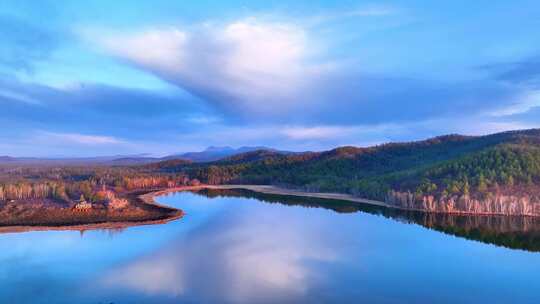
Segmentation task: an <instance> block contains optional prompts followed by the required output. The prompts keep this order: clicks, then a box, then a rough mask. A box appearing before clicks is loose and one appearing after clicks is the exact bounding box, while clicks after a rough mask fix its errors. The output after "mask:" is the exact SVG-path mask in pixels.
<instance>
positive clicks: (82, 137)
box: [36, 131, 125, 146]
mask: <svg viewBox="0 0 540 304" xmlns="http://www.w3.org/2000/svg"><path fill="white" fill-rule="evenodd" d="M36 138H37V139H38V140H41V141H53V142H61V143H64V144H79V145H90V146H94V145H115V144H123V143H125V142H124V141H122V140H120V139H117V138H115V137H112V136H100V135H88V134H79V133H55V132H47V131H38V132H37V135H36Z"/></svg>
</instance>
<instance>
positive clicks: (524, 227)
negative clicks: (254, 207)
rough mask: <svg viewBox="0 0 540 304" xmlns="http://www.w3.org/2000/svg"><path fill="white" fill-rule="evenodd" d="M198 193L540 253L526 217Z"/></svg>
mask: <svg viewBox="0 0 540 304" xmlns="http://www.w3.org/2000/svg"><path fill="white" fill-rule="evenodd" d="M196 193H199V194H201V195H204V196H206V197H209V198H215V197H242V198H255V199H257V200H260V201H263V202H266V203H273V204H275V203H277V204H282V205H289V206H303V207H307V208H325V209H330V210H333V211H335V212H339V213H354V212H365V213H370V214H375V215H382V216H384V217H386V218H391V219H394V220H397V221H400V222H404V223H408V224H419V225H422V226H424V227H426V228H428V229H433V230H436V231H440V232H443V233H447V234H451V235H455V236H459V237H463V238H466V239H469V240H476V241H480V242H484V243H489V244H494V245H497V246H503V247H507V248H512V249H522V250H527V251H534V252H540V219H538V218H535V217H522V216H483V215H454V214H443V213H425V212H416V211H404V210H398V209H390V208H385V207H379V206H372V205H365V204H359V203H354V202H348V201H340V200H329V199H320V198H312V197H299V196H288V195H275V194H263V193H258V192H253V191H249V190H243V189H242V190H241V189H234V190H217V189H204V190H200V191H198V192H196Z"/></svg>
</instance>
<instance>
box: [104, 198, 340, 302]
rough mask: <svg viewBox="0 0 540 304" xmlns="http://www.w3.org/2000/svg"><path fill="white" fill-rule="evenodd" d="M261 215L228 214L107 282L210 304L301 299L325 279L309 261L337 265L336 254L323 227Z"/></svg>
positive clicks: (124, 268)
mask: <svg viewBox="0 0 540 304" xmlns="http://www.w3.org/2000/svg"><path fill="white" fill-rule="evenodd" d="M254 211H255V212H254ZM262 211H263V212H261V210H250V211H249V212H243V213H241V212H239V213H238V214H237V215H234V216H233V217H230V216H229V215H231V214H230V213H228V217H221V218H218V219H215V220H214V221H211V222H208V223H207V224H206V225H204V226H201V227H199V228H198V229H196V230H194V231H192V232H191V233H190V234H188V235H187V236H186V237H185V238H179V239H177V240H175V241H173V242H171V243H170V244H169V245H168V246H165V247H163V248H161V249H160V250H158V251H157V252H155V253H153V254H151V255H148V256H145V257H143V258H141V259H139V260H136V261H134V262H132V263H131V264H127V265H124V266H122V267H120V268H118V269H113V270H111V271H110V273H108V274H107V276H106V277H105V278H104V279H103V280H102V283H103V284H104V285H105V286H106V287H110V288H112V289H117V288H124V289H128V290H130V291H133V290H134V291H137V292H140V293H143V294H146V295H150V296H173V297H174V296H183V297H186V298H190V297H191V296H196V297H197V299H198V300H201V299H204V300H207V301H212V299H214V300H215V299H219V301H226V302H248V303H253V302H261V301H268V299H273V300H278V301H281V302H283V301H285V302H286V301H291V300H293V299H294V298H297V297H300V296H302V295H304V294H305V293H306V292H307V290H308V289H309V288H310V284H311V283H313V281H315V280H318V279H320V277H318V276H317V274H316V272H315V271H316V270H315V269H314V268H312V267H310V266H309V265H308V264H309V262H312V261H317V262H328V261H333V260H335V259H336V255H335V254H334V252H333V251H332V250H331V249H329V248H330V247H331V246H325V244H324V238H322V237H320V236H321V235H322V234H323V231H322V229H321V228H319V227H321V226H320V225H318V224H317V222H316V221H309V220H304V221H299V220H298V219H296V220H295V219H294V214H290V213H287V214H283V213H279V209H272V208H265V209H264V210H262ZM304 215H305V214H304ZM276 223H279V224H278V225H276ZM276 297H279V299H276Z"/></svg>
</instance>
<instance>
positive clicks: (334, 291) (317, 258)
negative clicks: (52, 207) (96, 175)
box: [0, 191, 540, 303]
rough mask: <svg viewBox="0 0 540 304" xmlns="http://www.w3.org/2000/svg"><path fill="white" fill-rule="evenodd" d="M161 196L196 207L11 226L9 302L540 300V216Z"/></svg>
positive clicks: (0, 287)
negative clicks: (121, 227)
mask: <svg viewBox="0 0 540 304" xmlns="http://www.w3.org/2000/svg"><path fill="white" fill-rule="evenodd" d="M205 195H206V196H205ZM223 195H226V196H225V197H224V196H223ZM208 196H209V197H211V198H209V197H208ZM158 201H159V202H161V203H163V204H168V205H173V206H176V207H179V208H182V209H183V210H184V211H186V213H187V215H186V217H185V218H183V219H181V220H179V221H175V222H172V223H169V224H166V225H158V226H143V227H134V228H130V229H127V230H125V231H86V232H84V233H83V234H81V233H80V232H76V231H75V232H73V231H67V232H30V233H20V234H3V235H0V265H1V267H0V303H484V302H488V303H510V302H511V303H539V302H540V294H539V293H538V290H540V280H539V279H538V278H539V276H538V274H539V273H540V253H537V252H538V251H540V239H539V237H538V235H539V234H540V233H538V231H540V229H539V228H537V227H538V226H540V225H538V223H537V222H536V220H533V219H523V218H496V217H481V218H478V217H451V216H428V215H425V214H419V213H404V212H397V211H391V210H386V209H381V208H373V207H359V206H358V205H354V204H349V203H345V202H330V201H324V200H315V199H300V198H291V197H276V196H265V195H253V194H250V193H246V192H237V191H226V192H221V191H220V192H216V191H212V192H204V193H201V194H194V193H176V194H172V195H169V196H165V197H160V198H159V199H158Z"/></svg>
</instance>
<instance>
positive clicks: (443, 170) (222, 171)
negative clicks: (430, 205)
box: [161, 129, 540, 201]
mask: <svg viewBox="0 0 540 304" xmlns="http://www.w3.org/2000/svg"><path fill="white" fill-rule="evenodd" d="M161 169H162V170H164V171H182V172H185V173H187V174H189V175H190V177H192V178H197V179H200V180H201V181H203V182H206V183H209V184H222V183H255V184H278V185H282V186H288V187H298V188H303V189H304V190H309V191H322V192H343V193H351V194H355V195H358V196H363V197H366V198H371V199H378V200H388V199H389V194H393V195H394V194H395V193H399V194H402V193H406V194H407V195H409V197H408V198H406V200H411V201H421V200H425V199H426V198H427V197H432V198H431V200H435V201H437V200H441V199H449V198H452V197H454V198H452V199H453V200H459V199H460V198H461V197H466V198H467V199H473V198H474V199H478V200H482V199H485V198H486V196H489V195H491V194H504V195H517V194H528V195H530V196H531V197H532V196H536V195H537V194H540V193H538V192H540V191H539V187H538V184H539V183H540V130H538V129H533V130H524V131H511V132H504V133H497V134H492V135H487V136H462V135H446V136H439V137H435V138H431V139H427V140H423V141H416V142H406V143H389V144H384V145H379V146H375V147H369V148H358V147H340V148H336V149H333V150H329V151H325V152H317V153H313V152H309V153H299V154H280V153H272V152H268V151H252V152H248V153H243V154H239V155H236V156H234V157H230V158H226V159H223V160H220V161H215V162H210V163H207V164H183V165H180V166H176V167H167V166H162V168H161ZM411 195H412V198H411V197H410V196H411ZM398 196H399V195H398ZM403 199H404V198H403V197H399V200H403Z"/></svg>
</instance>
